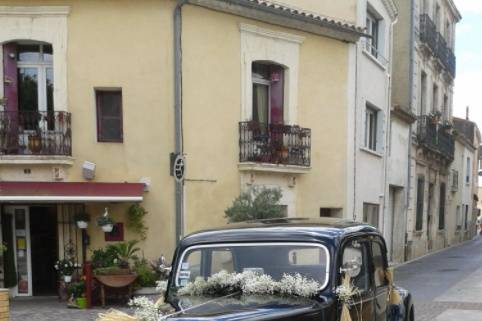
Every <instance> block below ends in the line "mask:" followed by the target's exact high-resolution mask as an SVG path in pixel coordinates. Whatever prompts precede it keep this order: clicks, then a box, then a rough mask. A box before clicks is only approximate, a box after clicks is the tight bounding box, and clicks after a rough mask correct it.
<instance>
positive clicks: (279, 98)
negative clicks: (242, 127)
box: [252, 62, 284, 128]
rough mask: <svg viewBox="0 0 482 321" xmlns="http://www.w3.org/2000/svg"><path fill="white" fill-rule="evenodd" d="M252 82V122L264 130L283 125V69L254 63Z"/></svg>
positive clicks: (272, 65)
mask: <svg viewBox="0 0 482 321" xmlns="http://www.w3.org/2000/svg"><path fill="white" fill-rule="evenodd" d="M252 80H253V113H252V115H253V116H252V117H253V118H252V120H253V121H254V122H256V123H259V124H260V126H261V127H262V128H268V127H269V125H270V124H283V112H284V111H283V100H284V70H283V67H281V66H279V65H276V64H270V63H264V62H254V63H253V65H252Z"/></svg>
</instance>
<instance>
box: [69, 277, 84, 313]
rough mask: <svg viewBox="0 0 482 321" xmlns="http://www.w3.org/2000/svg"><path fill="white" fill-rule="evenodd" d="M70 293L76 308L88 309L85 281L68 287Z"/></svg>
mask: <svg viewBox="0 0 482 321" xmlns="http://www.w3.org/2000/svg"><path fill="white" fill-rule="evenodd" d="M68 289H69V293H70V295H71V297H72V301H73V302H74V303H75V306H76V307H78V308H80V309H86V308H87V299H86V298H85V283H84V281H80V282H73V283H71V284H70V285H69V287H68Z"/></svg>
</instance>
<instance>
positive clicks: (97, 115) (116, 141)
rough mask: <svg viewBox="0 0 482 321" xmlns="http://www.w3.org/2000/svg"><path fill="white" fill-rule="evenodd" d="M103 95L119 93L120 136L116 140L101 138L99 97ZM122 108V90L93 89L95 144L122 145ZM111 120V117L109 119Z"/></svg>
mask: <svg viewBox="0 0 482 321" xmlns="http://www.w3.org/2000/svg"><path fill="white" fill-rule="evenodd" d="M103 93H119V94H120V104H119V109H120V110H119V132H120V136H119V138H118V139H106V138H104V137H103V136H102V121H101V120H102V119H103V117H101V108H100V96H101V95H102V94H103ZM123 109H124V108H123V106H122V88H95V110H96V117H97V142H98V143H123V142H124V116H123ZM111 118H113V117H111Z"/></svg>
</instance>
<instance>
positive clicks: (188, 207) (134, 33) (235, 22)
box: [0, 0, 363, 295]
mask: <svg viewBox="0 0 482 321" xmlns="http://www.w3.org/2000/svg"><path fill="white" fill-rule="evenodd" d="M284 2H285V4H286V6H279V5H268V6H267V5H265V4H262V3H261V1H256V0H240V1H221V0H195V1H194V0H193V1H179V2H176V1H167V0H165V1H163V0H152V1H150V0H142V1H94V0H87V1H86V0H82V1H80V0H79V1H76V0H71V1H47V0H44V1H0V44H1V45H2V50H0V52H1V57H0V58H1V59H2V61H3V62H4V63H3V64H2V66H1V68H0V74H2V75H3V77H1V79H3V85H2V86H0V87H1V89H0V98H1V97H3V99H2V104H3V106H0V108H2V111H1V114H2V119H1V124H0V132H1V134H2V136H1V137H0V143H1V146H0V154H1V155H0V191H1V193H0V201H1V204H2V234H3V235H2V238H3V240H4V241H5V240H6V239H7V240H8V242H9V243H11V244H12V251H13V252H14V253H13V254H11V255H13V256H12V257H15V264H16V265H17V266H16V267H17V270H18V271H19V280H18V281H19V283H18V285H17V286H16V287H15V288H14V289H13V294H14V295H37V294H39V293H40V291H41V290H46V291H48V290H52V289H51V288H49V285H48V284H43V283H42V282H40V281H39V280H38V278H39V274H40V273H42V271H47V270H48V269H49V268H50V266H47V265H46V264H47V263H46V262H47V261H48V259H51V260H53V259H57V258H63V257H66V256H74V257H76V259H77V260H79V261H82V260H83V259H85V258H84V255H86V256H87V257H88V256H89V255H90V253H91V252H90V250H92V249H96V248H99V247H102V246H104V245H106V244H107V243H108V242H109V240H120V239H124V240H129V239H139V235H137V234H136V233H135V232H133V231H132V230H130V229H129V228H128V227H127V226H126V210H127V208H128V207H129V206H130V205H132V204H134V203H140V204H141V205H142V206H143V207H144V208H145V209H146V210H147V212H148V214H147V216H146V217H145V224H146V226H148V228H149V230H148V232H147V237H146V239H145V240H144V241H142V242H141V243H140V244H141V247H142V252H143V255H144V256H145V257H146V258H149V259H154V258H156V257H159V256H160V255H161V254H165V255H167V256H168V257H169V256H171V255H172V253H173V250H174V248H175V244H176V240H177V239H178V238H179V237H180V236H182V235H186V234H188V233H190V232H193V231H195V230H199V229H205V228H210V227H212V226H218V225H222V224H225V223H226V219H225V218H224V210H225V209H226V208H227V207H228V206H230V205H231V203H232V201H233V200H234V199H235V198H236V197H237V196H238V195H239V194H240V192H241V191H244V190H247V189H249V188H251V187H256V186H267V187H279V188H281V190H282V192H283V199H282V202H281V203H282V205H284V207H285V209H286V214H287V215H288V216H289V217H296V216H313V217H316V216H319V215H320V214H321V213H322V212H323V211H325V210H329V209H335V208H336V209H339V210H340V211H339V212H337V213H335V214H334V215H342V214H341V213H342V212H343V209H344V208H345V206H346V202H347V198H348V197H349V196H348V195H347V185H348V184H349V181H350V180H349V178H348V177H347V174H346V173H347V166H348V164H347V159H348V148H346V146H347V142H348V140H349V139H350V138H349V137H347V132H348V130H347V126H348V120H347V119H348V111H349V109H350V108H351V107H350V104H351V103H350V101H351V100H352V99H351V97H352V95H354V86H355V84H354V76H353V74H354V70H355V69H354V68H355V67H354V64H353V60H354V59H353V57H354V56H353V55H354V52H355V51H354V42H356V41H357V40H358V39H359V37H360V36H362V33H363V32H362V30H361V29H359V28H357V27H356V26H354V25H353V21H355V17H356V1H355V0H350V1H341V2H333V1H317V2H316V3H315V2H314V1H304V0H303V1H302V0H299V1H296V0H289V1H288V0H286V1H284ZM176 7H177V9H176ZM297 8H301V9H302V10H300V9H298V10H295V9H297ZM176 10H177V11H176ZM176 12H177V13H178V16H177V19H179V20H177V22H179V24H178V25H176V20H175V19H176V18H174V17H176V15H175V14H176ZM287 13H289V14H287ZM325 16H326V17H330V18H325ZM331 17H334V18H331ZM179 27H180V28H179ZM176 28H177V29H176ZM177 36H178V37H179V38H176V37H177ZM176 39H179V40H180V43H179V47H177V48H176V47H175V40H176ZM181 54H182V57H181ZM176 57H177V58H178V59H176ZM181 58H182V59H181ZM176 61H178V62H179V61H180V62H181V64H180V65H179V64H177V65H176ZM176 88H177V90H176ZM179 89H180V90H179ZM176 95H177V96H176ZM15 97H16V98H15ZM32 97H33V98H32ZM176 102H177V103H176ZM260 124H261V125H260ZM12 128H13V129H12ZM176 136H177V138H176ZM176 140H177V142H178V143H177V144H176ZM176 152H178V153H181V154H182V155H183V158H182V159H183V161H184V164H185V171H184V176H183V178H182V179H181V180H179V181H178V182H176V180H175V178H174V177H173V176H172V175H171V167H172V156H171V154H172V153H176ZM94 165H95V168H94ZM39 182H41V183H42V184H40V185H38V184H37V183H39ZM106 208H107V210H108V212H109V215H110V216H111V217H112V218H113V220H114V221H115V222H116V223H123V226H117V227H116V228H118V229H120V230H121V231H120V232H119V231H117V232H116V233H115V234H116V235H110V234H112V233H104V232H103V231H102V230H101V229H100V227H99V226H97V225H96V224H95V219H96V217H98V216H100V215H102V214H103V213H104V212H105V209H106ZM84 210H85V212H87V213H88V214H89V215H90V217H91V220H90V224H89V226H88V228H87V230H86V232H83V231H80V230H79V229H77V227H76V226H75V222H74V218H73V217H74V215H75V214H76V213H77V212H79V211H84ZM48 217H49V218H48ZM49 224H50V227H47V225H49ZM39 226H42V227H44V228H40V227H39ZM49 233H50V234H49ZM82 235H83V236H82ZM87 235H88V237H86V236H87ZM43 239H45V240H50V241H45V242H43V241H39V240H43ZM19 240H21V241H19ZM49 242H50V243H49ZM40 243H42V244H43V245H42V246H39V245H38V244H40ZM49 244H50V245H49ZM49 246H50V248H52V247H54V248H56V249H55V250H53V251H50V253H51V254H49V256H45V255H46V254H45V248H48V247H49ZM86 248H87V250H85V249H86ZM42 253H43V254H42ZM39 255H43V257H44V258H45V257H47V258H48V259H44V260H43V263H42V260H40V259H39Z"/></svg>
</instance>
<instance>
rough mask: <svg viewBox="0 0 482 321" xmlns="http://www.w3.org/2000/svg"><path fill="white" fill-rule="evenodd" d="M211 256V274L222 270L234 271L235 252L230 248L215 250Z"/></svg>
mask: <svg viewBox="0 0 482 321" xmlns="http://www.w3.org/2000/svg"><path fill="white" fill-rule="evenodd" d="M211 256H212V259H211V274H215V273H218V272H221V271H222V270H224V271H226V272H229V273H232V272H234V262H233V254H232V253H231V251H230V250H221V251H213V252H212V254H211Z"/></svg>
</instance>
